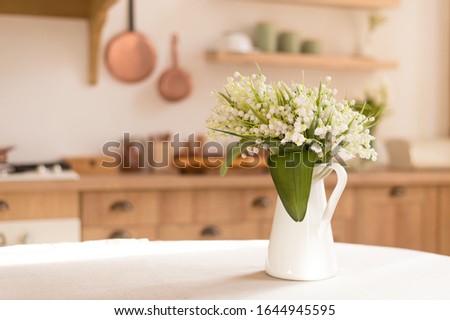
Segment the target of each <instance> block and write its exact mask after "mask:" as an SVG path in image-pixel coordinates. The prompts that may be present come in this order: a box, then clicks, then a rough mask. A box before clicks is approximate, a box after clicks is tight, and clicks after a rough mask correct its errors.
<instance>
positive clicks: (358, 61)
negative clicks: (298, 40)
mask: <svg viewBox="0 0 450 320" xmlns="http://www.w3.org/2000/svg"><path fill="white" fill-rule="evenodd" d="M206 59H207V60H208V61H210V62H215V63H222V64H239V65H242V64H244V65H254V64H255V63H257V64H259V65H266V66H278V67H301V68H316V69H333V70H352V71H372V70H377V69H394V68H396V67H397V63H396V62H394V61H380V60H374V59H369V58H364V57H356V56H355V57H351V56H348V57H347V56H323V55H312V54H310V55H309V54H287V53H248V54H242V53H231V52H221V51H218V52H207V53H206Z"/></svg>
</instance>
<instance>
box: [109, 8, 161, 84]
mask: <svg viewBox="0 0 450 320" xmlns="http://www.w3.org/2000/svg"><path fill="white" fill-rule="evenodd" d="M155 64H156V51H155V48H154V47H153V45H152V44H151V43H150V42H149V41H148V39H147V38H146V37H145V36H144V35H142V34H141V33H139V32H136V31H134V20H133V0H129V2H128V31H125V32H122V33H120V34H118V35H117V36H115V37H114V38H113V39H112V40H111V41H110V42H109V44H108V47H107V48H106V65H107V67H108V69H109V71H110V72H111V74H112V75H113V76H114V77H115V78H117V79H118V80H121V81H124V82H138V81H141V80H143V79H145V78H147V77H148V76H149V75H150V74H151V73H152V71H153V69H154V68H155Z"/></svg>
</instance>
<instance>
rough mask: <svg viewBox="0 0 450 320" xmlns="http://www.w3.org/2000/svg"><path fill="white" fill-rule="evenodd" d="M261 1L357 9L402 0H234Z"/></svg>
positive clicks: (390, 4)
mask: <svg viewBox="0 0 450 320" xmlns="http://www.w3.org/2000/svg"><path fill="white" fill-rule="evenodd" d="M232 1H245V2H260V3H287V4H298V5H312V6H329V7H345V8H355V9H381V8H393V7H398V6H399V5H400V0H232Z"/></svg>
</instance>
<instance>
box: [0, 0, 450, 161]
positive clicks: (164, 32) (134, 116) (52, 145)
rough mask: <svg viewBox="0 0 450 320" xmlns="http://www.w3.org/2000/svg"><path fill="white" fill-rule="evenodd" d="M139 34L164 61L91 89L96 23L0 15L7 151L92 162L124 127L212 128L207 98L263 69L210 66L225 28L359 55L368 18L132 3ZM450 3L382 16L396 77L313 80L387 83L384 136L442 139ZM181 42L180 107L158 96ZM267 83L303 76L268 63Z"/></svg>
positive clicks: (1, 115)
mask: <svg viewBox="0 0 450 320" xmlns="http://www.w3.org/2000/svg"><path fill="white" fill-rule="evenodd" d="M126 4H127V1H125V0H119V1H118V3H117V4H116V5H115V6H113V8H112V9H111V10H110V13H109V15H108V20H107V22H106V24H105V28H104V30H103V34H102V46H101V48H102V52H101V57H102V58H103V54H104V48H105V46H106V44H107V42H108V40H110V39H111V37H113V36H114V35H115V34H117V33H119V32H120V31H122V30H124V29H125V28H126ZM135 7H136V28H137V29H138V30H139V31H141V32H143V33H145V34H146V35H147V36H148V37H149V38H151V40H152V41H153V42H154V44H155V46H156V48H157V51H158V55H159V56H158V64H157V68H156V70H155V72H154V73H153V74H152V75H151V77H150V78H148V79H146V80H144V81H143V82H141V83H139V84H132V85H130V84H124V83H121V82H118V81H116V80H115V79H113V78H112V77H111V76H110V74H109V73H108V71H107V70H106V67H105V65H104V62H103V60H101V63H100V70H99V82H98V84H97V85H96V86H90V85H88V83H87V67H88V55H87V52H88V38H87V35H88V28H87V23H86V22H85V21H81V20H71V19H59V18H37V17H27V16H8V15H0V146H5V145H15V146H16V149H15V151H14V152H12V153H11V160H12V161H14V162H28V161H44V160H54V159H58V158H60V157H63V156H69V155H93V154H99V153H100V152H101V146H102V145H103V143H104V142H106V141H109V140H114V139H116V140H117V139H120V137H121V136H122V134H123V132H130V133H131V134H132V135H134V136H146V135H148V134H151V133H154V132H162V131H171V132H172V133H175V132H180V133H181V134H182V135H187V134H189V133H191V132H193V131H197V132H204V131H205V128H204V120H205V117H206V116H207V114H208V111H209V108H210V107H211V106H212V105H213V104H214V98H213V97H212V96H211V94H210V91H211V89H214V88H220V87H221V85H222V84H223V82H224V81H225V77H226V76H228V75H231V74H232V73H233V72H234V71H235V70H239V71H240V72H241V73H243V74H245V73H251V72H255V71H256V68H255V67H242V66H227V65H216V64H210V63H207V62H206V61H205V60H204V52H205V50H206V49H208V48H210V47H212V46H213V45H214V44H215V43H216V41H217V39H218V38H219V37H220V35H221V34H223V33H224V32H225V31H230V30H251V28H252V26H253V25H254V24H256V22H258V21H260V20H270V21H272V22H274V23H276V24H277V25H278V26H279V28H280V29H295V30H298V31H299V32H300V33H301V35H302V36H304V37H318V38H320V39H321V40H322V41H323V46H324V52H325V53H334V54H347V53H352V52H354V50H355V47H356V45H357V40H356V39H357V38H358V33H360V31H361V30H362V28H363V26H364V17H365V15H366V12H365V11H361V10H344V9H336V8H326V7H306V6H293V5H277V4H254V3H241V2H233V1H228V0H189V1H188V0H165V1H149V0H136V1H135ZM448 12H449V2H448V0H428V1H423V0H402V4H401V7H400V8H398V9H393V10H384V11H383V13H384V14H386V15H387V16H388V17H389V20H388V22H387V23H386V24H385V25H383V26H381V27H380V28H379V29H378V30H377V32H376V34H375V38H374V47H375V54H376V55H377V56H379V57H381V58H386V59H395V60H398V61H399V68H398V69H397V70H394V71H382V72H381V71H379V72H373V73H363V72H328V71H326V70H311V69H305V76H306V81H307V83H308V84H311V85H312V84H317V83H318V82H319V80H320V78H323V77H324V76H326V75H331V76H332V77H333V85H334V86H335V87H337V88H338V89H339V90H340V94H341V96H343V95H345V94H347V95H348V96H356V95H361V94H362V93H363V91H364V89H365V88H366V87H367V86H370V85H373V84H377V83H379V81H380V80H384V81H386V82H387V83H388V84H389V86H390V88H391V92H390V94H391V97H390V106H391V115H390V116H389V117H388V118H387V119H386V120H385V121H384V122H383V123H382V125H381V127H380V130H379V131H380V136H381V137H383V138H385V137H392V136H403V137H405V136H407V137H427V138H428V137H435V136H439V135H444V134H446V131H447V119H448V118H449V117H448V108H449V103H448V88H449V83H448V70H449V67H448V58H449V55H448V48H449V32H448V31H449V26H448ZM173 32H178V33H179V35H180V50H179V51H180V54H181V58H180V63H181V65H182V66H183V67H185V68H186V69H187V70H188V71H189V72H190V73H191V74H192V76H193V80H194V84H195V90H194V92H193V93H192V95H191V96H190V97H189V98H188V99H186V100H184V101H182V102H179V103H169V102H166V101H164V100H162V99H161V98H160V97H159V95H158V92H157V89H156V85H157V82H158V77H159V75H160V74H161V73H162V72H163V71H164V69H165V68H167V67H168V65H169V64H170V56H169V44H170V35H171V34H172V33H173ZM263 71H264V72H265V73H266V74H267V75H268V77H269V79H271V80H278V79H280V80H285V81H288V82H290V81H291V80H299V79H300V78H301V70H300V69H298V68H291V69H289V68H274V67H263Z"/></svg>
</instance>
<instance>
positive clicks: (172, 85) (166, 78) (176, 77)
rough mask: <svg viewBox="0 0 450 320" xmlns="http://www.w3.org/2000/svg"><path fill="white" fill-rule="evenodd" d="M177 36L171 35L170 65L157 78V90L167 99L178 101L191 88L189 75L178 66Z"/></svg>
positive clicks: (187, 93)
mask: <svg viewBox="0 0 450 320" xmlns="http://www.w3.org/2000/svg"><path fill="white" fill-rule="evenodd" d="M177 45H178V37H177V35H173V37H172V48H171V51H172V67H170V68H169V69H168V70H167V71H165V72H164V73H163V74H162V75H161V77H160V78H159V92H160V93H161V95H162V96H163V98H165V99H166V100H169V101H178V100H181V99H183V98H185V97H187V96H188V95H189V93H190V92H191V90H192V79H191V76H190V75H189V74H188V73H187V72H186V71H184V70H182V69H181V68H180V67H179V66H178V52H177Z"/></svg>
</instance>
